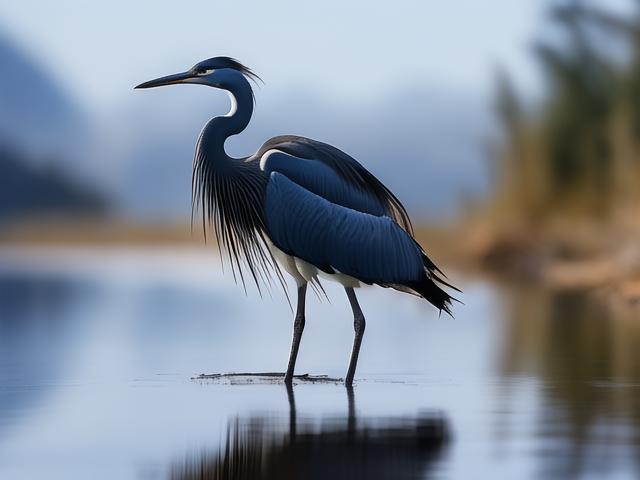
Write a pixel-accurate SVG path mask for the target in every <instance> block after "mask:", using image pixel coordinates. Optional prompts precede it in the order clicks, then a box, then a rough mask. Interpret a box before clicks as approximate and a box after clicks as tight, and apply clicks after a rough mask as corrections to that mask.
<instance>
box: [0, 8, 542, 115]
mask: <svg viewBox="0 0 640 480" xmlns="http://www.w3.org/2000/svg"><path fill="white" fill-rule="evenodd" d="M374 5H375V6H374ZM543 5H544V2H540V1H537V0H518V1H513V0H491V1H488V2H479V1H477V0H458V1H455V2H442V1H407V0H402V1H393V2H385V3H384V4H379V5H378V4H374V2H370V1H367V2H365V1H352V2H343V1H335V0H327V1H323V2H304V1H297V2H295V1H255V2H248V1H233V2H217V1H213V0H207V1H200V0H193V1H190V2H178V1H175V0H172V1H153V2H151V1H136V2H131V1H121V0H113V1H110V2H101V3H99V2H87V1H84V0H58V1H55V2H44V1H35V0H20V1H8V2H2V3H0V30H2V31H5V33H7V34H8V36H9V37H10V38H12V39H14V41H15V42H16V43H17V44H18V45H19V46H21V48H23V49H24V50H26V51H27V52H28V53H29V54H30V55H31V56H33V57H35V59H36V60H37V61H39V62H41V63H42V64H44V65H45V66H46V67H48V69H50V70H51V71H52V72H53V74H54V75H55V76H56V77H57V78H58V79H59V80H60V82H61V83H62V84H63V85H65V87H66V88H67V89H68V90H70V91H72V92H73V93H74V94H75V95H76V96H77V97H78V98H79V100H80V101H81V103H82V104H85V105H87V106H89V107H90V108H96V109H105V108H107V109H108V108H110V107H112V106H113V105H114V104H117V103H121V102H122V101H123V100H124V99H125V98H126V96H127V95H130V90H131V88H132V87H133V85H135V84H137V83H139V82H140V81H143V80H147V79H149V78H150V77H154V76H156V75H161V74H165V73H172V72H173V71H178V70H182V69H184V68H187V67H189V66H191V64H193V63H195V62H196V61H199V60H201V59H204V58H207V57H210V56H215V55H230V56H234V57H237V58H238V59H240V60H241V61H243V62H245V63H246V64H248V65H250V66H251V67H253V68H254V69H255V70H256V71H257V72H259V74H260V75H261V76H262V77H263V78H264V79H265V81H266V82H267V85H268V86H269V88H273V89H277V90H282V89H287V88H296V89H300V90H311V91H313V92H316V93H318V94H319V95H321V96H324V97H327V98H334V99H339V100H344V99H348V98H349V97H352V96H354V95H356V94H357V95H358V96H359V97H360V98H363V97H372V96H378V95H381V94H384V93H385V92H387V91H388V90H390V89H399V88H402V87H406V86H407V85H409V86H415V85H416V84H418V85H425V86H429V85H431V86H436V87H437V86H440V87H442V86H444V87H447V88H451V89H455V90H460V91H466V92H469V93H480V94H487V93H489V92H490V91H491V86H492V81H493V72H494V71H493V69H494V67H495V66H497V65H503V66H506V67H507V68H508V69H509V71H510V72H512V74H513V75H514V76H515V77H516V80H517V82H518V83H519V85H521V86H523V88H535V85H536V82H537V79H536V73H535V72H536V68H535V64H534V62H533V60H532V57H531V55H530V49H529V47H530V45H531V41H532V39H533V37H534V36H535V34H536V32H537V31H538V28H539V25H540V23H541V17H542V10H543V8H542V7H543Z"/></svg>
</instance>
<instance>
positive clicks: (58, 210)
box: [0, 147, 106, 222]
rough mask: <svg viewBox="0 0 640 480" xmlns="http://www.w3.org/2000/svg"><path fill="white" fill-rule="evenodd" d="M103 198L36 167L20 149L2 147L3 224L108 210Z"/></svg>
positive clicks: (54, 172)
mask: <svg viewBox="0 0 640 480" xmlns="http://www.w3.org/2000/svg"><path fill="white" fill-rule="evenodd" d="M105 207H106V204H105V201H104V199H103V198H102V197H101V196H100V195H98V194H96V193H95V192H94V191H92V190H89V189H87V188H85V187H82V186H80V185H78V184H77V183H75V182H73V181H72V180H71V179H69V178H68V177H67V176H66V175H64V174H63V173H62V172H61V171H59V170H56V169H55V168H53V167H51V166H49V167H47V168H44V167H34V166H32V165H31V164H30V162H28V161H25V159H24V157H23V155H22V154H21V153H19V152H18V151H17V150H11V149H9V148H3V147H0V222H3V221H6V220H15V219H23V218H24V217H25V216H30V215H38V217H39V218H41V217H42V215H47V214H64V215H70V214H75V215H81V214H87V213H100V212H103V211H104V210H105Z"/></svg>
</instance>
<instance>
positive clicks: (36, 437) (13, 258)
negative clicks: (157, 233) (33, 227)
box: [0, 249, 640, 479]
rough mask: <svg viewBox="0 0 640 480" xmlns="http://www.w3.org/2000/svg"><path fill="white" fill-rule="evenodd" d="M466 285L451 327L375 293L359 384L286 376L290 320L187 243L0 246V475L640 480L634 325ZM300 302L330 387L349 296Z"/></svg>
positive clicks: (639, 386)
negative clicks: (263, 376) (113, 247)
mask: <svg viewBox="0 0 640 480" xmlns="http://www.w3.org/2000/svg"><path fill="white" fill-rule="evenodd" d="M455 280H456V281H458V282H461V283H462V286H463V289H464V297H463V299H464V302H465V305H456V309H455V313H456V316H455V319H451V318H449V317H447V316H442V317H440V318H439V317H438V315H437V312H434V311H433V309H432V308H430V307H429V306H428V305H427V304H426V303H424V302H420V301H419V300H417V299H414V298H412V297H410V296H407V295H401V294H398V293H394V292H390V291H387V290H383V289H380V288H377V289H375V288H370V289H364V290H361V291H360V292H359V296H360V299H361V304H362V306H363V309H364V311H365V314H366V316H367V322H368V323H367V331H366V335H365V339H364V342H363V349H362V352H361V357H360V363H359V366H358V372H357V379H358V381H357V383H356V385H355V388H354V389H353V391H348V390H346V389H345V388H344V387H343V386H341V385H339V384H336V383H331V382H327V383H313V384H310V383H300V384H298V385H296V386H295V387H294V388H293V390H291V391H289V390H287V389H286V388H285V387H284V386H283V385H281V384H279V383H274V382H268V381H257V382H253V383H251V382H239V383H240V384H232V383H234V382H220V381H194V380H192V379H191V377H193V376H195V375H197V374H200V373H212V372H247V371H249V372H251V371H282V370H283V369H284V367H285V365H286V361H287V356H288V349H289V342H290V334H291V322H292V313H291V311H290V309H289V307H288V304H287V302H286V300H285V299H284V297H283V296H282V294H280V293H278V292H277V291H274V292H273V294H272V296H269V294H267V295H265V296H264V298H262V299H261V298H260V296H259V295H258V294H257V293H256V292H255V291H253V290H251V289H250V290H249V293H248V295H245V294H244V292H243V290H242V288H241V287H238V286H236V285H234V283H233V279H232V277H231V275H222V274H221V273H220V265H219V263H218V261H217V259H216V257H215V256H213V255H209V254H203V253H202V252H197V251H196V252H193V251H172V250H157V251H144V252H143V251H132V250H122V251H109V252H96V251H90V250H86V251H85V250H77V249H76V250H67V251H64V250H58V251H55V252H40V251H25V250H24V249H22V250H15V249H14V250H8V249H5V250H3V251H2V252H0V478H11V479H33V478H39V477H40V478H52V479H73V478H92V479H114V478H118V479H130V478H131V479H163V478H171V479H178V478H184V479H190V478H221V479H222V478H227V479H229V478H334V479H340V478H369V479H376V478H398V479H402V478H454V479H468V478H509V479H512V478H519V479H520V478H620V479H626V478H637V477H638V476H639V475H640V361H639V360H638V359H639V356H638V355H637V347H638V345H639V342H640V324H639V323H638V321H637V319H634V318H628V317H625V316H621V315H613V314H611V313H610V312H609V311H608V310H606V309H605V308H603V307H602V306H601V305H599V304H598V303H597V302H596V301H594V300H590V299H588V298H586V297H584V296H582V295H580V294H577V293H562V294H558V293H555V294H552V293H550V292H545V291H541V290H538V289H533V288H530V287H528V288H527V287H511V288H505V287H504V286H502V287H498V286H496V285H492V284H490V283H486V282H482V281H467V282H464V279H459V278H456V279H455ZM326 288H327V292H328V293H329V297H330V298H331V303H328V302H326V301H320V300H319V299H317V298H313V297H311V298H310V299H309V301H308V315H307V327H306V330H305V333H304V336H303V340H302V346H301V351H300V356H299V361H298V368H297V370H298V373H311V374H326V375H330V376H335V377H341V376H343V375H344V373H345V369H346V366H347V363H348V359H349V354H350V348H351V341H352V336H353V330H352V322H351V316H350V310H349V305H348V302H347V300H346V297H345V295H344V293H343V292H342V291H341V290H340V288H338V287H336V286H331V285H327V286H326Z"/></svg>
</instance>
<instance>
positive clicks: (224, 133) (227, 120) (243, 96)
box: [203, 77, 253, 158]
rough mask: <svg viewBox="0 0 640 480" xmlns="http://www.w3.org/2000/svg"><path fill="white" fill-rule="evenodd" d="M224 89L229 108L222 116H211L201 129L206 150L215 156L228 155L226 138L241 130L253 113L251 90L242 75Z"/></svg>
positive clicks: (245, 126)
mask: <svg viewBox="0 0 640 480" xmlns="http://www.w3.org/2000/svg"><path fill="white" fill-rule="evenodd" d="M225 89H226V90H227V92H228V93H229V97H231V110H230V111H229V113H227V114H226V115H224V116H222V117H215V118H212V119H211V120H210V121H209V123H207V125H206V127H205V129H204V131H203V141H204V142H206V149H207V151H209V152H211V153H213V154H214V155H216V156H221V157H227V158H229V157H228V155H227V154H226V152H225V150H224V143H225V141H226V140H227V138H229V137H231V136H233V135H237V134H239V133H240V132H242V131H243V130H244V129H245V128H247V125H249V121H250V120H251V115H252V114H253V91H252V90H251V85H250V84H249V82H248V81H247V80H246V79H245V78H244V77H239V80H238V81H236V82H234V83H233V84H230V85H225Z"/></svg>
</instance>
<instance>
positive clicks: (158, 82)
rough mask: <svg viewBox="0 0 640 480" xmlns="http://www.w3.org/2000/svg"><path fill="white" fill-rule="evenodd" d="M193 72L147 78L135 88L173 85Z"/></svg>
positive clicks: (190, 75)
mask: <svg viewBox="0 0 640 480" xmlns="http://www.w3.org/2000/svg"><path fill="white" fill-rule="evenodd" d="M192 76H193V74H192V73H191V72H182V73H176V74H174V75H167V76H166V77H160V78H156V79H155V80H149V81H148V82H144V83H141V84H140V85H138V86H137V87H134V89H135V88H153V87H162V86H164V85H174V84H176V83H182V82H184V81H185V80H187V79H189V78H191V77H192Z"/></svg>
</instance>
